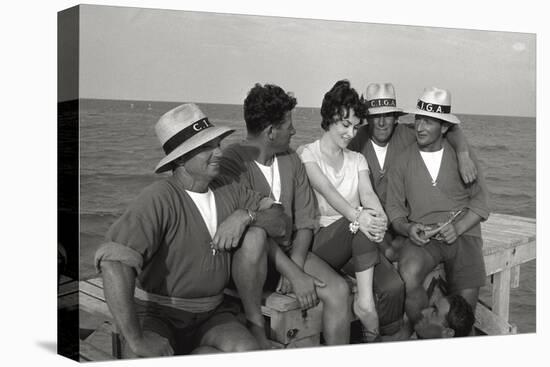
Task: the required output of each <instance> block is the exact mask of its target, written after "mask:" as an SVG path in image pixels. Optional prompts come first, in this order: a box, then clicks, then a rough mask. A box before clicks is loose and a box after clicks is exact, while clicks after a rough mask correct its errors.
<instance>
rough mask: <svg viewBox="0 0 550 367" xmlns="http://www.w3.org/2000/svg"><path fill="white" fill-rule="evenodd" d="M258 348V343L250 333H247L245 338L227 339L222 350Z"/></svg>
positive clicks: (235, 351) (242, 350)
mask: <svg viewBox="0 0 550 367" xmlns="http://www.w3.org/2000/svg"><path fill="white" fill-rule="evenodd" d="M258 349H260V345H259V344H258V342H257V341H256V339H255V338H254V337H253V336H252V335H249V336H247V337H245V338H234V339H233V340H231V341H228V343H227V345H226V346H225V348H224V352H230V353H239V352H249V351H251V350H258Z"/></svg>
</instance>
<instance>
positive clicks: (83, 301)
mask: <svg viewBox="0 0 550 367" xmlns="http://www.w3.org/2000/svg"><path fill="white" fill-rule="evenodd" d="M79 306H80V308H81V309H82V310H84V311H86V312H89V313H91V314H93V315H97V316H101V317H104V318H107V319H112V315H111V311H110V310H109V306H107V303H105V300H104V299H103V300H102V299H100V298H97V297H94V296H93V295H90V294H88V293H86V292H84V291H82V290H81V291H80V293H79Z"/></svg>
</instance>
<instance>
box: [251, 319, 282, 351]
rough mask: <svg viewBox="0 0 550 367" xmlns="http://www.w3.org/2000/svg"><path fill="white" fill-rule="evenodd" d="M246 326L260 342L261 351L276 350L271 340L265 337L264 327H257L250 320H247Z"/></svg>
mask: <svg viewBox="0 0 550 367" xmlns="http://www.w3.org/2000/svg"><path fill="white" fill-rule="evenodd" d="M246 326H247V328H248V330H250V332H251V333H252V335H254V337H255V338H256V340H257V341H258V344H259V345H260V349H276V348H275V346H274V345H273V343H272V342H271V340H269V339H268V338H267V336H266V335H265V328H264V325H257V324H255V323H253V322H251V321H250V320H247V321H246Z"/></svg>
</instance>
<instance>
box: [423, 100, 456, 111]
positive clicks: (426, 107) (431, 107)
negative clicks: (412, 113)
mask: <svg viewBox="0 0 550 367" xmlns="http://www.w3.org/2000/svg"><path fill="white" fill-rule="evenodd" d="M416 107H417V108H418V109H419V110H422V111H426V112H434V113H451V106H445V105H440V104H435V103H428V102H424V101H423V100H421V99H419V100H418V103H417V104H416Z"/></svg>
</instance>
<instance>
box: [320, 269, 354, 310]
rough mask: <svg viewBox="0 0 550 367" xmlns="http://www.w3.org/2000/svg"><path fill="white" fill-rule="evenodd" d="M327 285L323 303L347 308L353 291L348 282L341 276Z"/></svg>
mask: <svg viewBox="0 0 550 367" xmlns="http://www.w3.org/2000/svg"><path fill="white" fill-rule="evenodd" d="M326 284H327V285H326V287H325V288H324V289H323V291H324V292H323V296H324V297H322V300H323V302H325V303H327V304H331V305H341V306H342V307H347V306H348V303H349V300H348V298H349V296H350V294H351V290H350V287H349V285H348V283H347V282H346V280H345V279H344V278H342V277H341V276H336V277H334V278H333V279H330V280H329V281H327V282H326Z"/></svg>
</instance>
